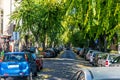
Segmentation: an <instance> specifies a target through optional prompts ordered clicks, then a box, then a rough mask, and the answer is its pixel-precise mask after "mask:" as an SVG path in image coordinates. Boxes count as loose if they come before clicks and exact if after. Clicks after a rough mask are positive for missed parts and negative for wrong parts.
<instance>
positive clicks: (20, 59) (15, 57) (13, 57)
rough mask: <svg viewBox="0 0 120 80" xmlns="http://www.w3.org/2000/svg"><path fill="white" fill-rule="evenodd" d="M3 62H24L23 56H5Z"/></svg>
mask: <svg viewBox="0 0 120 80" xmlns="http://www.w3.org/2000/svg"><path fill="white" fill-rule="evenodd" d="M3 61H25V56H24V54H5V55H4V58H3Z"/></svg>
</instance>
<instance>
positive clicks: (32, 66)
mask: <svg viewBox="0 0 120 80" xmlns="http://www.w3.org/2000/svg"><path fill="white" fill-rule="evenodd" d="M27 56H28V62H29V65H30V68H31V70H32V72H33V73H35V72H36V71H37V68H36V67H37V66H36V62H35V60H34V58H33V57H32V54H31V53H27Z"/></svg>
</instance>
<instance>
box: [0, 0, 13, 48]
mask: <svg viewBox="0 0 120 80" xmlns="http://www.w3.org/2000/svg"><path fill="white" fill-rule="evenodd" d="M14 2H15V0H0V48H1V47H2V48H3V47H4V48H5V47H7V46H8V45H12V44H11V43H12V42H11V41H10V37H11V36H12V34H13V25H14V24H13V23H10V14H11V13H12V12H13V11H14V9H15V7H14Z"/></svg>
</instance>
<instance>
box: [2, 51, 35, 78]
mask: <svg viewBox="0 0 120 80" xmlns="http://www.w3.org/2000/svg"><path fill="white" fill-rule="evenodd" d="M32 76H37V66H36V62H35V60H34V59H33V57H32V55H31V54H30V53H28V52H8V53H5V54H4V56H3V59H2V62H0V78H1V77H2V78H7V77H25V78H27V79H28V80H32Z"/></svg>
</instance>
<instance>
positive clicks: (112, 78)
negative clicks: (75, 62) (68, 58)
mask: <svg viewBox="0 0 120 80" xmlns="http://www.w3.org/2000/svg"><path fill="white" fill-rule="evenodd" d="M71 80H120V67H94V68H86V69H80V70H79V71H78V72H76V73H75V74H74V75H73V76H72V78H71Z"/></svg>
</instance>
